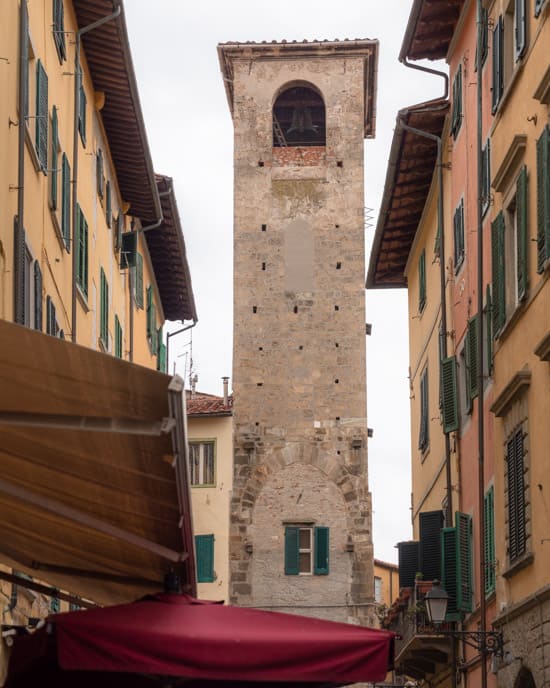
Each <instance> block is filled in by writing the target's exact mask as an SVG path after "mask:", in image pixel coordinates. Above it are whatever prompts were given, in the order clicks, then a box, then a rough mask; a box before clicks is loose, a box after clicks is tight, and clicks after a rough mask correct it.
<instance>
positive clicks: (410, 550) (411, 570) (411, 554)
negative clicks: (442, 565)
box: [397, 540, 420, 588]
mask: <svg viewBox="0 0 550 688" xmlns="http://www.w3.org/2000/svg"><path fill="white" fill-rule="evenodd" d="M397 561H398V568H399V587H400V588H414V581H415V580H416V574H417V573H418V572H419V571H420V543H419V542H417V541H416V540H406V541H404V542H398V543H397Z"/></svg>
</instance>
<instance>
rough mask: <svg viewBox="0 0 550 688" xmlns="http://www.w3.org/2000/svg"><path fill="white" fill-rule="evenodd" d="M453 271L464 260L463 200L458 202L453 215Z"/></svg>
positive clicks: (456, 270)
mask: <svg viewBox="0 0 550 688" xmlns="http://www.w3.org/2000/svg"><path fill="white" fill-rule="evenodd" d="M453 234H454V261H455V273H456V272H458V270H459V268H460V266H461V265H462V263H463V261H464V200H461V201H460V203H459V204H458V206H457V208H456V210H455V212H454V216H453Z"/></svg>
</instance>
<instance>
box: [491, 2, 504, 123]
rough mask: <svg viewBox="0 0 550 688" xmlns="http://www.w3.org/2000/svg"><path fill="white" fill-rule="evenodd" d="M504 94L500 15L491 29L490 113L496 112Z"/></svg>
mask: <svg viewBox="0 0 550 688" xmlns="http://www.w3.org/2000/svg"><path fill="white" fill-rule="evenodd" d="M503 92H504V19H503V18H502V15H500V16H499V18H498V19H497V21H496V24H495V28H494V29H493V89H492V112H493V114H494V113H495V112H496V110H497V108H498V104H499V103H500V100H501V98H502V94H503Z"/></svg>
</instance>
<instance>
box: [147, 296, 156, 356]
mask: <svg viewBox="0 0 550 688" xmlns="http://www.w3.org/2000/svg"><path fill="white" fill-rule="evenodd" d="M146 293H147V312H146V333H147V340H148V342H149V348H150V350H151V353H153V354H155V355H156V353H157V346H158V345H157V309H156V307H155V301H154V297H153V286H152V285H151V284H150V285H149V286H148V287H147V290H146Z"/></svg>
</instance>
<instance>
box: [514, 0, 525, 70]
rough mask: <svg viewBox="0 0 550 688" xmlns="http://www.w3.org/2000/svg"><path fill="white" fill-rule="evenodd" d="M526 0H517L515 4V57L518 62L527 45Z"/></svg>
mask: <svg viewBox="0 0 550 688" xmlns="http://www.w3.org/2000/svg"><path fill="white" fill-rule="evenodd" d="M526 4H527V2H526V0H515V6H514V59H515V61H516V62H517V61H518V60H519V59H520V57H522V56H523V55H524V53H525V48H526V47H527V7H526Z"/></svg>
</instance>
